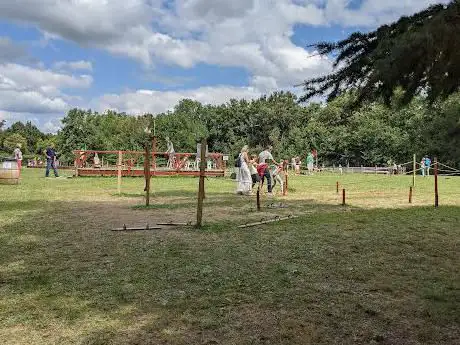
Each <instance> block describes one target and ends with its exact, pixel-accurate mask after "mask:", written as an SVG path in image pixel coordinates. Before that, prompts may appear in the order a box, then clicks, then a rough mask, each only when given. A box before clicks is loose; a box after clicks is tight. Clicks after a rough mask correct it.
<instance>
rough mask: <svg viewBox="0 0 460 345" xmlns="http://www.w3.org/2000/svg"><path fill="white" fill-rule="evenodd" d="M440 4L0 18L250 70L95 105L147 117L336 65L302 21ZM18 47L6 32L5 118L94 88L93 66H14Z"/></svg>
mask: <svg viewBox="0 0 460 345" xmlns="http://www.w3.org/2000/svg"><path fill="white" fill-rule="evenodd" d="M433 2H443V3H447V2H449V0H442V1H434V0H386V1H380V0H363V1H362V2H361V4H360V5H359V6H354V7H353V8H352V7H351V6H350V4H351V1H350V0H233V1H229V0H169V1H167V2H166V1H164V0H110V1H108V0H71V1H70V0H65V1H63V0H42V1H36V0H22V1H17V0H1V1H0V19H2V18H3V19H5V20H8V21H15V22H22V23H27V24H28V25H34V26H36V27H38V28H39V29H40V30H41V31H42V32H43V36H44V39H45V41H46V42H50V41H52V40H59V39H65V40H69V41H73V42H76V43H77V44H79V45H80V46H82V47H96V48H100V49H103V50H105V51H108V52H110V53H112V54H116V55H122V56H127V57H130V58H132V59H135V60H138V61H140V62H142V63H143V64H145V65H147V66H155V64H156V63H166V64H170V65H176V66H180V67H183V68H190V67H192V66H195V65H197V64H199V63H205V64H211V65H217V66H232V67H243V68H245V69H246V70H247V71H248V72H249V75H250V78H249V83H248V86H247V87H241V88H237V87H229V86H218V87H212V88H211V87H202V88H198V89H196V90H180V91H168V92H161V91H145V90H143V91H142V90H139V91H133V92H125V93H122V94H119V95H116V94H111V95H103V96H101V97H99V98H96V99H95V100H93V103H92V105H93V107H95V108H98V109H100V110H104V108H115V109H118V110H122V111H127V112H130V113H142V112H161V111H164V110H167V109H170V108H171V107H173V106H174V105H175V104H176V103H177V102H178V101H179V100H180V99H181V98H184V97H189V98H193V99H197V100H200V101H202V102H204V103H208V102H210V103H219V102H223V101H226V100H228V99H229V98H232V97H236V98H241V97H248V98H252V97H257V96H259V95H260V93H262V92H271V91H273V90H275V89H279V88H282V89H286V88H289V87H290V86H292V85H294V84H297V83H299V82H301V81H302V80H304V79H306V78H310V77H314V76H318V75H320V74H324V73H326V72H328V71H330V69H331V61H329V60H328V59H327V58H321V57H319V56H315V52H314V51H307V50H306V49H304V47H299V46H297V45H295V44H294V43H293V42H292V40H291V38H292V35H293V32H294V26H295V25H297V24H301V25H309V26H311V27H312V28H314V27H319V26H328V25H331V24H338V25H341V26H342V27H358V26H361V27H367V28H374V27H376V26H378V25H380V24H382V23H387V22H390V21H393V20H395V19H397V18H398V17H399V16H401V15H405V14H412V13H414V12H416V11H419V10H421V9H423V8H425V7H427V6H428V5H430V4H432V3H433ZM17 48H18V47H17V46H14V44H12V42H11V41H10V40H9V39H7V38H0V114H2V113H1V112H2V111H5V110H6V109H8V110H11V111H14V110H16V111H20V112H24V113H26V112H27V111H34V112H42V113H46V112H48V113H58V112H62V111H63V109H66V108H67V107H69V104H74V102H80V101H79V100H78V98H76V97H75V96H73V95H69V94H66V93H64V92H63V90H64V89H69V88H87V87H89V86H90V85H91V84H92V77H91V76H90V75H88V74H82V75H72V74H71V72H72V71H88V72H90V71H92V64H91V62H88V61H83V60H82V61H70V62H66V61H60V62H57V63H56V64H55V65H54V68H55V69H57V71H56V70H46V69H34V68H31V67H27V66H24V65H19V64H15V63H13V62H15V61H14V60H15V59H17V58H19V57H20V56H21V54H22V52H21V50H20V49H17ZM2 54H3V55H2ZM1 63H3V64H1ZM58 71H59V72H58ZM50 128H51V127H50Z"/></svg>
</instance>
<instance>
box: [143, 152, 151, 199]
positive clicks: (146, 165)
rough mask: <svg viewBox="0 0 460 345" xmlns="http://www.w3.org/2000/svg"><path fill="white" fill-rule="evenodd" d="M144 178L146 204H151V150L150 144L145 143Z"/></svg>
mask: <svg viewBox="0 0 460 345" xmlns="http://www.w3.org/2000/svg"><path fill="white" fill-rule="evenodd" d="M144 178H145V206H149V205H150V152H149V145H148V144H146V145H145V158H144Z"/></svg>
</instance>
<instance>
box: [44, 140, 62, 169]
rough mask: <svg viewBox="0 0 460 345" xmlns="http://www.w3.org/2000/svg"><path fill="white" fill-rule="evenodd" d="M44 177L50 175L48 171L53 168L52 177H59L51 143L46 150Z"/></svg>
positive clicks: (54, 151) (55, 155)
mask: <svg viewBox="0 0 460 345" xmlns="http://www.w3.org/2000/svg"><path fill="white" fill-rule="evenodd" d="M45 155H46V174H45V176H46V177H49V175H50V169H51V168H53V170H54V176H56V177H59V174H58V171H57V169H56V157H57V154H56V150H55V149H54V144H53V143H52V144H51V145H50V146H49V147H47V148H46V151H45Z"/></svg>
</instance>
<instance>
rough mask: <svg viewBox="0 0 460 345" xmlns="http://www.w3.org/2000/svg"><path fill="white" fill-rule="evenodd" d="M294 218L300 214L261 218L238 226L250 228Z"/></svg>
mask: <svg viewBox="0 0 460 345" xmlns="http://www.w3.org/2000/svg"><path fill="white" fill-rule="evenodd" d="M294 218H299V216H287V217H276V218H273V219H268V220H261V221H260V222H255V223H249V224H243V225H239V226H238V228H240V229H241V228H249V227H252V226H256V225H262V224H268V223H274V222H280V221H282V220H289V219H294Z"/></svg>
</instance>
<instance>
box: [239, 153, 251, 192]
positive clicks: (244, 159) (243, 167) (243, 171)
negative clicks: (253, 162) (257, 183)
mask: <svg viewBox="0 0 460 345" xmlns="http://www.w3.org/2000/svg"><path fill="white" fill-rule="evenodd" d="M238 158H239V160H240V167H239V171H238V187H237V189H236V193H237V194H245V195H249V194H251V190H252V178H251V172H250V171H249V167H248V163H249V156H248V145H244V146H243V148H242V149H241V152H240V155H239V156H238Z"/></svg>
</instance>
